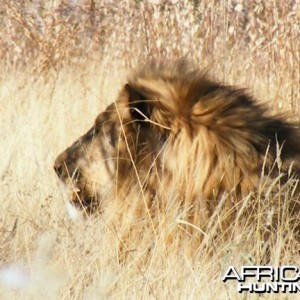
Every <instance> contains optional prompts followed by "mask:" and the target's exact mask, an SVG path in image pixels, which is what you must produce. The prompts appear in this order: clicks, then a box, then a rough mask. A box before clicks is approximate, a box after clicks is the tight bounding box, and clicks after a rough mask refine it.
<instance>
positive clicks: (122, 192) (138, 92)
mask: <svg viewBox="0 0 300 300" xmlns="http://www.w3.org/2000/svg"><path fill="white" fill-rule="evenodd" d="M83 149H84V150H83ZM279 157H280V159H279ZM276 160H277V163H276ZM55 169H56V171H57V173H58V175H59V176H60V178H61V179H62V180H63V181H64V182H65V183H67V184H68V185H69V186H74V185H75V186H76V187H77V188H78V191H76V192H73V196H72V201H73V202H74V203H76V202H77V203H78V202H80V203H81V204H82V205H83V206H87V207H94V204H96V205H98V203H99V202H101V197H103V190H105V191H106V192H107V191H110V192H111V191H114V192H115V191H117V193H115V194H114V196H116V197H118V198H121V199H122V198H124V197H126V195H127V194H128V193H129V191H130V190H131V189H133V188H134V189H136V190H140V194H139V196H140V199H141V200H140V201H141V207H144V208H145V211H144V213H145V214H146V212H147V209H148V208H147V207H146V204H147V205H148V206H149V207H151V205H152V204H151V201H153V203H154V202H155V203H156V204H155V205H157V206H158V207H159V209H160V210H163V209H168V208H167V207H166V206H165V204H164V203H163V200H162V199H164V198H163V197H160V196H161V195H162V194H163V193H168V192H170V191H168V189H172V195H173V196H174V195H175V196H174V197H175V198H176V199H177V200H176V201H177V202H178V203H177V204H178V211H179V212H180V211H185V212H186V215H187V218H186V220H187V221H188V222H190V223H192V224H193V225H194V226H200V227H201V228H203V227H202V226H203V224H205V223H206V222H207V220H208V219H209V217H210V216H211V215H212V214H213V212H214V210H215V208H216V207H217V206H218V204H219V203H220V201H221V199H223V197H224V195H229V196H228V197H227V200H226V203H225V206H224V207H226V209H227V211H235V210H238V208H239V207H240V206H241V205H242V200H243V198H244V197H246V196H247V195H249V193H251V192H252V193H255V192H256V191H257V188H258V186H259V182H260V180H261V177H262V173H264V174H266V175H267V176H268V177H269V178H276V177H277V176H279V174H282V182H285V181H286V179H287V177H288V176H294V178H299V177H300V132H299V129H298V128H297V126H295V124H292V123H289V122H287V121H285V120H283V118H282V117H278V116H270V115H269V114H268V112H267V110H266V108H265V107H264V106H263V105H260V104H258V103H257V102H256V101H255V100H253V99H252V97H251V96H249V95H248V94H247V93H246V92H245V91H244V90H242V89H237V88H234V87H230V86H226V85H223V84H220V83H217V82H214V81H211V80H210V79H209V78H208V77H207V76H206V75H204V74H202V73H201V72H199V71H197V70H191V69H190V68H189V67H188V66H187V65H186V64H185V63H183V62H179V63H174V64H173V65H172V66H158V67H156V66H149V67H146V68H145V69H143V70H142V71H140V72H137V73H135V74H134V75H133V76H132V77H131V78H130V80H129V81H128V84H127V85H126V86H125V87H124V88H123V89H122V90H121V92H120V95H119V98H118V99H117V101H116V102H115V103H113V104H112V105H110V106H109V107H108V108H107V110H106V111H104V112H103V113H101V114H100V115H99V116H98V118H97V119H96V123H95V126H94V127H93V128H92V129H91V130H90V131H89V132H88V133H87V134H86V135H84V136H83V137H82V138H81V139H80V140H79V141H77V142H76V143H75V144H74V145H72V146H71V147H70V148H68V149H67V150H66V151H65V152H64V153H63V154H61V155H60V156H59V157H58V158H57V160H56V163H55ZM108 186H110V187H111V189H109V188H108ZM145 198H146V202H145V201H144V200H145ZM157 203H158V204H157Z"/></svg>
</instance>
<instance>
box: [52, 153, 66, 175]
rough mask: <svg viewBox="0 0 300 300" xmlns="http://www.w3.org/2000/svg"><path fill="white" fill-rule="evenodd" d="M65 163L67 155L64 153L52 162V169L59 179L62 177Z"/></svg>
mask: <svg viewBox="0 0 300 300" xmlns="http://www.w3.org/2000/svg"><path fill="white" fill-rule="evenodd" d="M66 161H67V154H66V152H63V153H61V154H60V155H59V156H58V157H57V158H56V160H55V162H54V166H53V168H54V171H55V173H56V174H57V176H58V177H59V178H61V177H62V176H63V173H64V170H65V166H66Z"/></svg>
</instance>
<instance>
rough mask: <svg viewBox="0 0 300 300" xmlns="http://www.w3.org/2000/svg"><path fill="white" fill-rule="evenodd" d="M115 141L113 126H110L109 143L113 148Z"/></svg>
mask: <svg viewBox="0 0 300 300" xmlns="http://www.w3.org/2000/svg"><path fill="white" fill-rule="evenodd" d="M116 143H117V137H116V132H115V128H111V130H110V132H109V144H110V145H111V146H112V147H114V148H115V147H116Z"/></svg>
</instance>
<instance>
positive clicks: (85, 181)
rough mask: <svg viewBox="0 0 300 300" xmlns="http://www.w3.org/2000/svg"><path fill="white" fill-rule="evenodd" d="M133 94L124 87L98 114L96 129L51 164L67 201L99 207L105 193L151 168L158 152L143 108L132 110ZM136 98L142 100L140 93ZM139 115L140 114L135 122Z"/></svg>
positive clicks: (109, 193)
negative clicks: (65, 188)
mask: <svg viewBox="0 0 300 300" xmlns="http://www.w3.org/2000/svg"><path fill="white" fill-rule="evenodd" d="M131 96H132V91H130V87H129V86H126V87H125V88H124V89H123V91H122V92H121V94H120V97H119V99H118V101H116V102H115V103H113V104H111V105H109V106H108V107H107V109H106V110H105V111H104V112H102V113H100V114H99V115H98V117H97V118H96V121H95V123H94V126H93V127H92V128H91V129H90V130H89V131H88V132H87V133H86V134H84V135H83V136H82V137H80V138H79V139H78V140H77V141H75V142H74V143H73V145H71V146H70V147H69V148H67V149H66V150H65V151H63V152H62V153H61V154H60V155H59V156H58V157H57V158H56V160H55V163H54V170H55V172H56V174H57V176H58V177H59V179H60V180H61V181H62V182H63V183H64V184H65V185H66V186H67V189H68V194H69V199H70V201H71V203H73V204H74V205H75V206H76V207H79V208H83V209H84V210H86V211H87V212H93V211H94V210H95V209H96V208H99V207H100V208H101V200H102V199H103V197H104V196H105V195H106V194H108V195H111V194H115V192H116V191H118V190H120V189H121V188H122V187H123V186H125V183H128V182H131V183H133V184H134V183H136V182H137V176H140V173H141V172H140V171H141V170H145V172H144V173H147V171H148V170H149V168H150V165H151V163H152V157H153V156H154V155H155V153H156V149H157V148H158V143H157V140H156V136H155V134H154V133H152V134H150V133H149V131H151V129H150V126H149V123H147V122H145V120H144V117H145V114H146V113H147V112H146V110H145V111H141V110H140V109H139V108H140V107H139V105H138V104H137V105H135V107H134V108H133V107H132V106H131V105H130V103H131V102H134V103H136V100H135V99H136V98H135V97H131ZM134 96H136V97H137V99H140V95H138V94H134ZM137 111H139V112H141V113H142V116H141V115H139V117H138V118H137V115H138V113H137ZM142 119H143V120H142ZM154 141H155V142H154ZM141 165H142V167H141ZM136 168H138V173H137V169H136ZM127 189H128V187H127ZM99 204H100V205H99Z"/></svg>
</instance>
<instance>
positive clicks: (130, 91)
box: [124, 83, 153, 123]
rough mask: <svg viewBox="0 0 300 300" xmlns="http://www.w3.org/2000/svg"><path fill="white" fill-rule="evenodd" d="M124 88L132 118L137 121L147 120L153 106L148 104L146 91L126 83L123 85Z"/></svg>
mask: <svg viewBox="0 0 300 300" xmlns="http://www.w3.org/2000/svg"><path fill="white" fill-rule="evenodd" d="M124 90H125V91H126V93H127V95H128V105H129V107H130V113H131V116H132V119H133V120H139V121H146V120H149V119H150V117H151V113H152V110H153V107H152V105H151V104H150V101H149V100H150V99H149V96H148V95H147V92H144V91H142V90H139V89H137V88H136V87H133V86H132V85H130V84H128V83H127V84H126V85H125V87H124ZM145 123H146V122H145Z"/></svg>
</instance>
